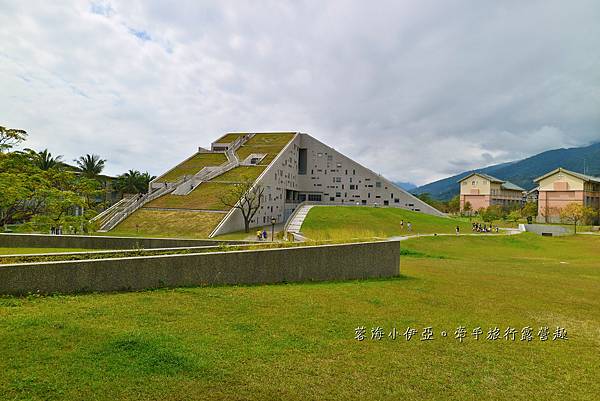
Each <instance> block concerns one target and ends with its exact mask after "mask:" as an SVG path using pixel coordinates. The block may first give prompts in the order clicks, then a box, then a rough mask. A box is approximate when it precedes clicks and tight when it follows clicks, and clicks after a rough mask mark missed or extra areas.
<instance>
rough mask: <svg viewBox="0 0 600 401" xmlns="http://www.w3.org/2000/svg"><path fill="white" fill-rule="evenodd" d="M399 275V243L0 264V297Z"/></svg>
mask: <svg viewBox="0 0 600 401" xmlns="http://www.w3.org/2000/svg"><path fill="white" fill-rule="evenodd" d="M399 273H400V243H399V242H397V241H396V242H370V243H358V244H343V245H326V246H314V247H298V248H284V249H270V250H257V251H233V252H219V253H209V254H187V255H162V256H149V257H135V258H122V259H103V260H87V261H66V262H47V263H31V264H21V265H16V264H15V265H3V266H0V294H13V295H20V294H26V293H29V292H37V291H39V292H40V293H55V292H60V293H75V292H104V291H126V290H142V289H149V288H159V287H176V286H195V285H212V284H217V285H218V284H263V283H280V282H301V281H325V280H350V279H364V278H375V277H393V276H397V275H398V274H399Z"/></svg>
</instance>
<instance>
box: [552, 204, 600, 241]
mask: <svg viewBox="0 0 600 401" xmlns="http://www.w3.org/2000/svg"><path fill="white" fill-rule="evenodd" d="M592 213H594V210H593V209H592V208H590V207H586V206H584V205H582V204H581V203H569V204H568V205H567V206H565V207H564V208H562V209H561V211H560V218H561V220H562V221H563V222H565V223H570V224H573V227H574V229H575V234H577V224H579V223H581V222H583V221H585V220H586V219H587V218H588V217H590V216H592Z"/></svg>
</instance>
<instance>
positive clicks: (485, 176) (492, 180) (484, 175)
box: [458, 172, 506, 184]
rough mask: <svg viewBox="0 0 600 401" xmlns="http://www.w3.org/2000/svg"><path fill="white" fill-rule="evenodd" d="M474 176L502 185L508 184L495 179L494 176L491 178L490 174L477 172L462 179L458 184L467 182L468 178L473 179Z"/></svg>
mask: <svg viewBox="0 0 600 401" xmlns="http://www.w3.org/2000/svg"><path fill="white" fill-rule="evenodd" d="M474 175H479V176H481V177H483V178H486V179H488V180H490V181H491V182H497V183H499V184H502V183H503V182H506V181H504V180H501V179H500V178H496V177H493V176H491V175H489V174H484V173H477V172H474V173H471V174H469V175H467V176H466V177H464V178H461V179H460V180H458V182H463V181H464V180H466V179H468V178H471V177H472V176H474Z"/></svg>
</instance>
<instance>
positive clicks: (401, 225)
mask: <svg viewBox="0 0 600 401" xmlns="http://www.w3.org/2000/svg"><path fill="white" fill-rule="evenodd" d="M400 229H401V230H404V220H400Z"/></svg>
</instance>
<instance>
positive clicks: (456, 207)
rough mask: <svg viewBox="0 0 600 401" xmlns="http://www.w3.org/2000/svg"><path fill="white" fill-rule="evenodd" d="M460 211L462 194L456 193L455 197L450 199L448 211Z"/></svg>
mask: <svg viewBox="0 0 600 401" xmlns="http://www.w3.org/2000/svg"><path fill="white" fill-rule="evenodd" d="M459 211H460V195H456V196H455V197H454V198H452V199H450V200H449V201H448V212H450V213H458V212H459Z"/></svg>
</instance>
